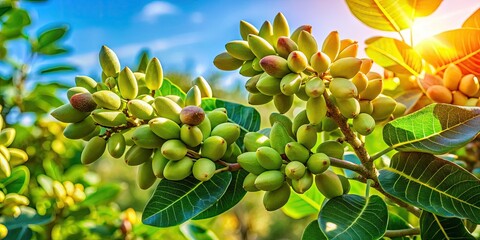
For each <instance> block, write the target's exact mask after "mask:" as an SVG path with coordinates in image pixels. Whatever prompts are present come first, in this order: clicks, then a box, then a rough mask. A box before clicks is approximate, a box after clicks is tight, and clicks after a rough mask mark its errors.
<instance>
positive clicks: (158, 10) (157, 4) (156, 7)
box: [138, 1, 178, 22]
mask: <svg viewBox="0 0 480 240" xmlns="http://www.w3.org/2000/svg"><path fill="white" fill-rule="evenodd" d="M177 12H178V8H177V7H176V6H175V5H173V4H171V3H168V2H164V1H153V2H151V3H149V4H147V5H145V6H144V7H143V9H142V11H141V12H140V14H139V15H138V16H139V19H140V20H142V21H145V22H154V21H155V20H156V19H157V18H158V17H159V16H162V15H168V14H175V13H177Z"/></svg>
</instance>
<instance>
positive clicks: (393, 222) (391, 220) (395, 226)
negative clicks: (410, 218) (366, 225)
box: [387, 212, 412, 240]
mask: <svg viewBox="0 0 480 240" xmlns="http://www.w3.org/2000/svg"><path fill="white" fill-rule="evenodd" d="M409 228H412V226H411V225H410V224H408V222H407V221H405V219H403V218H401V217H400V216H398V215H397V214H395V213H392V212H389V213H388V225H387V230H401V229H409ZM408 239H410V238H408V237H396V238H392V240H408Z"/></svg>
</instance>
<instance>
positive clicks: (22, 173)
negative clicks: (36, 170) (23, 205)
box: [0, 166, 30, 194]
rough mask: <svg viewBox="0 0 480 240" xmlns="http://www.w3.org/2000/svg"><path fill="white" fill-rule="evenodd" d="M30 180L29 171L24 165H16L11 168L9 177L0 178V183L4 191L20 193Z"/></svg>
mask: <svg viewBox="0 0 480 240" xmlns="http://www.w3.org/2000/svg"><path fill="white" fill-rule="evenodd" d="M29 182H30V171H29V170H28V168H27V167H25V166H17V167H15V168H14V169H13V170H12V174H11V175H10V177H7V178H3V179H1V180H0V185H2V186H3V187H5V189H6V190H7V192H6V193H18V194H22V193H23V192H24V191H25V189H26V188H27V187H28V183H29Z"/></svg>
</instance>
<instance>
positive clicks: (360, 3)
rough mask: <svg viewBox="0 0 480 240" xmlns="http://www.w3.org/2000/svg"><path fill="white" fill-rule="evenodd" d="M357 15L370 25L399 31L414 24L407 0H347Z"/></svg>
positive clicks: (385, 29) (380, 28)
mask: <svg viewBox="0 0 480 240" xmlns="http://www.w3.org/2000/svg"><path fill="white" fill-rule="evenodd" d="M347 5H348V7H349V8H350V11H351V12H352V13H353V15H354V16H355V17H357V18H358V19H359V20H360V21H362V22H363V23H364V24H366V25H367V26H369V27H372V28H375V29H378V30H383V31H394V32H399V31H400V30H403V29H406V28H409V27H410V26H411V24H412V19H411V16H413V15H412V12H411V7H410V6H409V5H408V3H407V0H366V1H365V0H347Z"/></svg>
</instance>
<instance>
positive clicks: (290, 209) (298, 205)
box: [282, 185, 325, 219]
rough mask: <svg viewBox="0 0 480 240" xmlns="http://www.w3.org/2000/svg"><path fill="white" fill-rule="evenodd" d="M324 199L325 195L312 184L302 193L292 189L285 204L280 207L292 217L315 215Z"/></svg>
mask: <svg viewBox="0 0 480 240" xmlns="http://www.w3.org/2000/svg"><path fill="white" fill-rule="evenodd" d="M324 199H325V197H323V195H322V194H321V193H320V192H319V191H318V190H317V188H316V187H315V185H313V186H312V187H310V189H308V190H307V191H306V192H305V193H304V194H297V193H295V192H294V191H292V193H291V194H290V198H289V199H288V202H287V204H285V206H283V207H282V211H283V212H284V213H285V214H286V215H287V216H289V217H291V218H294V219H300V218H303V217H306V216H309V215H316V214H318V212H319V211H320V208H321V206H322V202H323V200H324Z"/></svg>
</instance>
